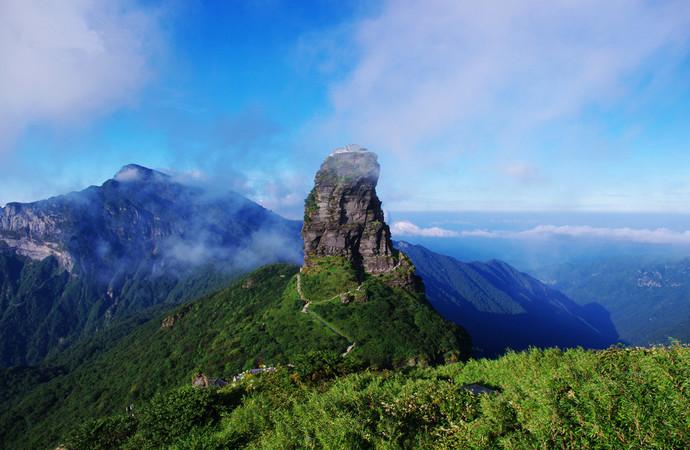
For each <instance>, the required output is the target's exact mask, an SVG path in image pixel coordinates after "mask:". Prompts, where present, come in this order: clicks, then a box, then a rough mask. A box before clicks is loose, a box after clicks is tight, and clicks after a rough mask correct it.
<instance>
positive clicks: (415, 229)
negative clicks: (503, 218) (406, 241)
mask: <svg viewBox="0 0 690 450" xmlns="http://www.w3.org/2000/svg"><path fill="white" fill-rule="evenodd" d="M391 232H392V233H393V235H395V236H420V237H442V238H451V237H455V238H463V237H478V238H487V239H498V238H502V239H534V238H553V237H559V236H560V237H570V238H579V239H585V238H586V239H603V240H611V241H627V242H637V243H643V244H671V245H672V244H687V245H690V230H687V231H675V230H669V229H667V228H656V229H646V228H606V227H592V226H588V225H561V226H556V225H538V226H536V227H534V228H531V229H528V230H524V231H487V230H469V231H453V230H447V229H443V228H438V227H431V228H422V227H419V226H417V225H415V224H414V223H412V222H409V221H399V222H395V223H393V225H392V226H391Z"/></svg>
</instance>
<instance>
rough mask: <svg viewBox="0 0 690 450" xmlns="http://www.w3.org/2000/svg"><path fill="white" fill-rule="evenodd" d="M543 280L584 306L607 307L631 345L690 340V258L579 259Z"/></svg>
mask: <svg viewBox="0 0 690 450" xmlns="http://www.w3.org/2000/svg"><path fill="white" fill-rule="evenodd" d="M538 276H539V277H540V278H541V279H544V280H546V281H547V282H548V283H549V284H550V285H551V286H552V287H554V288H555V289H558V290H560V291H562V292H564V293H566V294H567V295H568V296H570V297H571V298H572V299H573V300H575V301H576V302H578V303H580V304H585V303H588V302H597V303H599V304H601V305H602V306H603V307H605V308H606V309H607V310H608V311H610V313H611V320H612V321H613V323H614V325H615V326H616V328H617V330H618V331H619V333H620V336H621V339H623V340H625V341H626V342H629V343H631V344H634V345H652V344H667V343H668V342H669V340H671V339H677V340H680V341H682V342H687V341H689V340H690V301H688V299H689V298H690V296H689V295H688V287H690V259H687V258H673V259H671V258H660V257H658V256H654V257H649V258H629V257H604V258H596V259H593V260H584V261H578V260H574V261H570V262H567V263H563V264H559V265H556V266H555V267H552V268H549V269H545V270H542V271H539V272H538Z"/></svg>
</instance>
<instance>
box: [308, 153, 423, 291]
mask: <svg viewBox="0 0 690 450" xmlns="http://www.w3.org/2000/svg"><path fill="white" fill-rule="evenodd" d="M379 172H380V166H379V163H378V158H377V156H376V154H375V153H372V152H370V151H368V150H366V149H364V148H362V147H359V146H357V145H348V146H346V147H343V148H338V149H336V150H334V151H333V152H332V153H331V154H330V155H329V156H328V157H327V158H326V160H325V161H324V162H323V164H321V168H320V169H319V171H318V172H317V173H316V177H315V180H314V188H313V189H312V191H311V192H310V193H309V196H308V197H307V199H306V200H305V208H304V225H303V227H302V237H303V239H304V260H305V266H306V267H310V266H313V265H314V264H315V263H316V262H317V261H319V260H320V258H322V257H328V256H338V257H344V258H346V259H348V260H349V261H350V262H351V263H352V265H353V266H354V268H355V269H356V270H358V271H359V272H360V273H361V274H362V275H363V274H364V273H368V274H372V275H379V274H385V273H391V272H393V271H394V270H395V269H397V268H399V267H400V266H401V265H405V266H407V265H410V264H409V260H407V259H406V258H405V257H404V256H402V255H400V254H399V252H397V251H396V250H395V249H394V248H393V245H392V242H391V233H390V229H389V227H388V225H386V222H385V221H384V216H383V210H382V209H381V201H380V200H379V198H378V196H377V195H376V184H377V182H378V179H379ZM410 266H411V265H410ZM408 281H409V280H408Z"/></svg>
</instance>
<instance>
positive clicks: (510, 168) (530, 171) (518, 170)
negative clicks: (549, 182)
mask: <svg viewBox="0 0 690 450" xmlns="http://www.w3.org/2000/svg"><path fill="white" fill-rule="evenodd" d="M503 174H504V175H506V176H507V177H509V178H511V179H513V180H514V181H517V182H518V183H521V184H532V183H536V182H538V181H540V180H542V179H543V177H542V176H541V173H540V171H539V169H538V168H537V167H536V166H534V165H533V164H529V163H525V162H514V163H512V164H508V165H506V166H503Z"/></svg>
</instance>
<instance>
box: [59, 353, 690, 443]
mask: <svg viewBox="0 0 690 450" xmlns="http://www.w3.org/2000/svg"><path fill="white" fill-rule="evenodd" d="M341 363H342V361H339V360H338V359H337V358H336V357H335V356H334V355H328V354H325V353H320V354H316V353H313V354H308V355H304V356H303V357H302V360H300V364H299V365H296V366H295V367H293V368H285V367H284V368H281V369H279V370H277V371H276V372H273V373H265V374H262V375H260V376H256V377H250V378H249V379H247V380H243V381H242V382H241V383H239V384H234V385H231V386H228V387H226V388H222V389H220V390H217V391H215V390H193V389H191V388H183V389H181V390H178V391H173V392H171V393H169V394H166V395H163V396H159V397H156V399H155V400H154V401H152V402H151V403H150V404H149V405H148V406H147V407H146V409H145V410H143V411H142V412H141V414H140V415H136V414H135V416H134V417H133V418H130V417H113V418H107V419H100V420H97V421H94V422H92V423H90V424H85V425H83V426H82V427H80V428H78V429H77V430H76V431H75V432H73V433H72V435H71V436H72V437H71V438H70V439H71V440H69V439H68V440H67V442H69V443H71V445H70V447H71V448H117V447H124V448H135V447H139V448H147V447H152V446H153V447H161V446H166V445H170V446H172V447H175V448H239V447H241V448H261V449H271V448H275V449H278V448H573V449H575V448H578V449H579V448H594V447H596V448H690V415H689V413H688V411H690V348H688V347H686V346H682V345H678V344H675V345H672V346H669V347H653V348H647V349H629V348H612V349H609V350H604V351H587V350H582V349H574V350H567V351H561V350H558V349H547V350H538V349H532V350H529V351H525V352H521V353H509V354H507V355H505V356H503V357H502V358H499V359H496V360H484V359H482V360H470V361H468V362H466V363H455V364H449V365H446V366H441V367H436V368H425V369H421V368H411V369H407V370H398V371H390V370H384V371H370V370H366V371H363V372H358V373H353V374H348V375H343V374H344V373H347V370H345V369H344V368H343V367H342V366H341V365H340V364H341ZM469 384H479V385H482V386H487V387H490V388H491V389H490V390H487V392H488V393H483V394H477V393H474V392H473V391H471V390H470V389H468V385H469ZM240 398H241V401H240Z"/></svg>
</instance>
